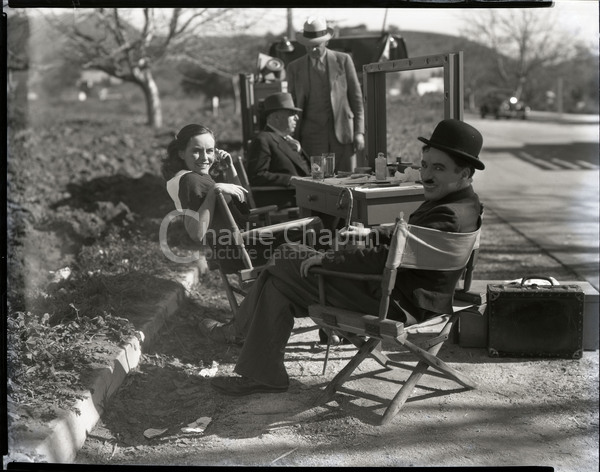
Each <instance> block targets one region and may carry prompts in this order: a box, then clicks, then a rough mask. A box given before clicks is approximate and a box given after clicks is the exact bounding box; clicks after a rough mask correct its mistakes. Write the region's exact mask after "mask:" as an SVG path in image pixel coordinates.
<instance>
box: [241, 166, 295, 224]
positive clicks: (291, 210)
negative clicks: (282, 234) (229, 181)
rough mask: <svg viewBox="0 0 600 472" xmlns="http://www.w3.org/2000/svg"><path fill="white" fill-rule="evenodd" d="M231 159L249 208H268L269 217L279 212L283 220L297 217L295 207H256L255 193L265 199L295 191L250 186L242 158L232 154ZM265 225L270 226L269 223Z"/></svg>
mask: <svg viewBox="0 0 600 472" xmlns="http://www.w3.org/2000/svg"><path fill="white" fill-rule="evenodd" d="M231 159H232V160H233V165H234V167H235V170H236V172H237V174H238V177H239V179H240V182H241V184H242V186H243V187H244V188H245V189H246V190H247V191H248V202H249V204H250V207H251V208H269V209H270V210H269V213H270V214H271V215H273V214H274V213H277V212H281V213H283V217H284V219H285V218H287V219H289V218H291V217H292V216H295V215H298V213H299V209H298V207H297V206H294V207H288V208H280V207H279V206H278V205H276V204H269V205H265V206H262V207H257V204H256V199H255V198H254V195H255V193H256V194H261V195H263V196H265V197H266V196H268V195H269V194H270V195H271V196H272V195H276V194H281V193H289V194H290V195H292V194H294V195H295V192H296V190H295V189H294V188H293V187H283V186H279V185H267V186H252V185H250V179H249V178H248V172H247V171H246V163H245V162H244V159H243V158H242V156H241V155H238V154H236V155H233V154H232V156H231ZM265 200H267V201H272V199H271V198H265ZM267 224H271V222H269V223H267Z"/></svg>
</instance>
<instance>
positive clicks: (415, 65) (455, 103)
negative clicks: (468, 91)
mask: <svg viewBox="0 0 600 472" xmlns="http://www.w3.org/2000/svg"><path fill="white" fill-rule="evenodd" d="M435 67H443V70H444V119H447V118H455V119H458V120H462V119H463V99H464V92H463V53H462V51H459V52H456V53H448V54H436V55H431V56H420V57H409V58H407V59H398V60H394V61H385V62H375V63H372V64H366V65H364V66H363V84H365V87H364V95H365V140H366V151H367V160H368V165H369V166H371V167H373V168H375V157H376V156H377V153H378V152H380V151H381V150H386V149H387V116H386V115H387V113H386V101H387V97H386V75H387V74H388V73H391V72H402V71H409V70H419V69H431V68H435ZM415 139H416V137H415Z"/></svg>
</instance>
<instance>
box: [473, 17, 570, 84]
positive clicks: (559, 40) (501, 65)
mask: <svg viewBox="0 0 600 472" xmlns="http://www.w3.org/2000/svg"><path fill="white" fill-rule="evenodd" d="M478 13H481V14H479V15H476V14H474V15H473V16H472V17H470V18H469V25H468V26H466V27H465V28H464V30H463V31H462V34H463V35H464V36H466V37H467V38H469V39H471V40H473V41H476V42H478V43H481V44H484V45H486V46H488V47H489V48H490V49H491V50H492V51H493V53H494V64H495V68H496V71H495V72H496V73H497V75H498V77H499V78H500V79H501V81H502V82H503V84H504V85H505V86H507V87H510V88H512V89H513V90H514V91H515V94H516V95H517V96H520V95H521V94H522V92H523V89H524V87H525V85H526V83H527V82H528V80H530V78H531V77H532V75H533V73H534V72H536V71H538V70H539V69H540V68H542V67H546V66H550V65H555V64H557V63H558V62H560V61H563V60H565V59H567V58H568V57H569V55H570V54H571V52H572V47H571V46H572V45H573V42H570V41H569V39H568V38H567V37H566V35H565V34H563V32H562V31H560V30H559V28H558V27H557V25H556V17H555V16H554V12H553V11H552V10H549V9H539V8H532V9H505V10H503V9H490V10H487V11H480V12H478Z"/></svg>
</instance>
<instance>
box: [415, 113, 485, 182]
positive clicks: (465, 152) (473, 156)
mask: <svg viewBox="0 0 600 472" xmlns="http://www.w3.org/2000/svg"><path fill="white" fill-rule="evenodd" d="M418 139H419V141H423V142H424V143H425V144H428V145H429V146H431V147H433V148H436V149H439V150H440V151H444V152H447V153H448V154H451V155H452V156H454V157H456V158H458V159H460V160H463V161H466V162H468V163H469V164H471V165H472V166H473V167H475V169H479V170H483V169H485V165H484V164H483V162H481V161H480V160H479V152H480V151H481V146H482V145H483V138H482V136H481V133H480V132H479V131H477V130H476V129H475V128H473V127H472V126H471V125H469V124H467V123H465V122H464V121H460V120H454V119H447V120H442V121H440V122H439V123H438V124H437V126H436V127H435V129H434V130H433V134H432V135H431V138H430V139H425V138H423V137H419V138H418Z"/></svg>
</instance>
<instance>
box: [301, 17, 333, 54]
mask: <svg viewBox="0 0 600 472" xmlns="http://www.w3.org/2000/svg"><path fill="white" fill-rule="evenodd" d="M332 37H333V28H328V27H327V21H325V20H324V19H323V18H314V17H312V16H311V17H310V18H308V19H307V20H306V21H305V22H304V30H303V31H299V32H298V33H296V40H297V41H298V42H299V43H300V44H302V45H303V46H306V47H313V46H318V45H319V44H321V43H324V42H325V41H329V40H330V39H331V38H332Z"/></svg>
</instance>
